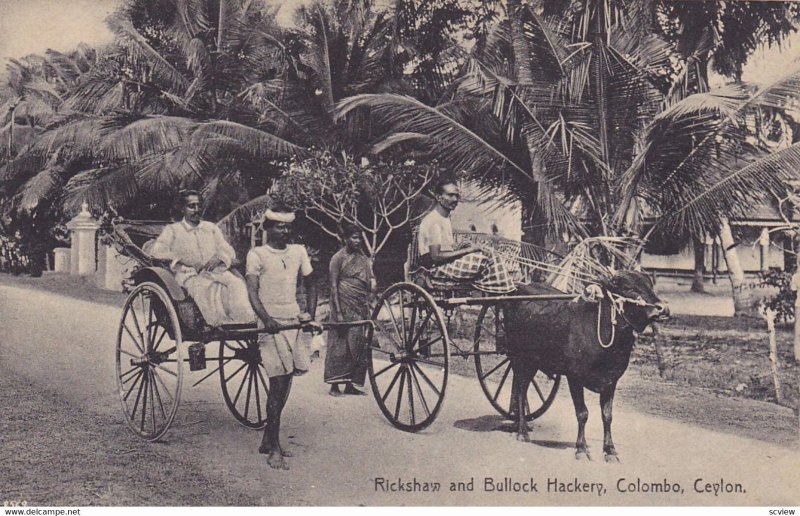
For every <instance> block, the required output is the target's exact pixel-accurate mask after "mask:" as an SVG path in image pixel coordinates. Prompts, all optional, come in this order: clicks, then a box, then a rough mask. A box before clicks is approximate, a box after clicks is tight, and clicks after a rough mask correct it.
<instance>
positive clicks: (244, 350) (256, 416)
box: [219, 337, 269, 429]
mask: <svg viewBox="0 0 800 516" xmlns="http://www.w3.org/2000/svg"><path fill="white" fill-rule="evenodd" d="M231 353H232V354H231ZM219 358H220V362H219V363H220V367H219V377H220V384H221V386H222V397H223V399H224V400H225V404H226V405H227V406H228V410H230V412H231V414H233V417H234V418H236V420H237V421H238V422H239V424H241V425H242V426H245V427H247V428H256V429H257V428H264V425H266V424H267V419H266V414H265V412H264V407H262V403H266V400H267V397H268V396H269V387H268V382H267V381H266V379H265V378H266V369H264V364H263V363H262V362H261V352H260V350H259V344H258V339H257V338H255V337H253V338H250V339H247V340H244V341H238V340H237V341H233V342H228V341H222V342H220V344H219ZM231 371H232V372H231ZM242 371H244V373H243V374H240V373H242ZM237 377H238V378H237ZM245 384H246V386H247V389H245ZM243 393H244V396H242V394H243Z"/></svg>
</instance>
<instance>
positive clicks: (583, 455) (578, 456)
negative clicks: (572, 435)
mask: <svg viewBox="0 0 800 516" xmlns="http://www.w3.org/2000/svg"><path fill="white" fill-rule="evenodd" d="M575 460H587V461H588V460H592V456H591V455H589V450H578V451H576V452H575Z"/></svg>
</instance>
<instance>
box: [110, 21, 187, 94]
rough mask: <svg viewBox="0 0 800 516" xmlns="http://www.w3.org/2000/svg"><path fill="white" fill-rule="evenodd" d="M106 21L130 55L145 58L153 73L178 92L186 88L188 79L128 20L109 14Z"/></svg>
mask: <svg viewBox="0 0 800 516" xmlns="http://www.w3.org/2000/svg"><path fill="white" fill-rule="evenodd" d="M107 21H108V24H109V26H110V27H111V29H112V30H113V31H114V33H115V34H116V35H117V37H118V41H119V42H120V43H122V44H124V45H125V46H126V48H127V49H128V50H129V51H130V52H131V54H132V55H134V56H136V57H142V58H144V59H146V60H147V62H148V63H150V64H151V65H152V67H153V71H154V72H155V74H156V75H157V76H158V77H160V78H162V79H163V80H165V81H166V82H167V83H168V84H169V85H170V86H171V87H172V88H175V89H176V90H178V91H180V92H182V91H184V90H186V88H187V87H188V86H189V81H188V80H187V79H186V78H185V77H184V76H183V74H181V73H180V72H179V71H178V70H177V69H176V68H175V67H174V66H173V65H172V64H170V62H169V61H168V60H167V59H165V58H164V56H162V55H161V54H160V53H159V52H158V51H157V50H156V49H154V48H153V47H152V46H150V44H149V43H148V42H147V39H145V37H144V36H142V35H141V34H139V31H137V30H136V28H135V27H134V26H133V24H131V22H130V21H129V20H127V19H124V18H121V17H119V16H111V17H109V18H108V20H107Z"/></svg>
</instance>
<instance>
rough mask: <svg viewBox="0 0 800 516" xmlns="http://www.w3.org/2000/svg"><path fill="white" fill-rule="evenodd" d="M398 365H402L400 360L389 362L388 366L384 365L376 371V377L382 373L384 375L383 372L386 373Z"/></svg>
mask: <svg viewBox="0 0 800 516" xmlns="http://www.w3.org/2000/svg"><path fill="white" fill-rule="evenodd" d="M398 365H400V362H393V363H391V364H389V365H388V366H386V367H384V368H383V369H381V370H380V371H378V372H377V373H375V378H377V377H379V376H380V375H382V374H383V373H385V372H386V371H388V370H389V369H391V368H393V367H397V366H398Z"/></svg>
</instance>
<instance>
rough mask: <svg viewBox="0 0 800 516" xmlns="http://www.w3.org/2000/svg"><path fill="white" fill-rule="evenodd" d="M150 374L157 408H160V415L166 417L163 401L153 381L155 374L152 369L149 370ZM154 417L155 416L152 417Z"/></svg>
mask: <svg viewBox="0 0 800 516" xmlns="http://www.w3.org/2000/svg"><path fill="white" fill-rule="evenodd" d="M150 374H151V375H152V377H153V390H154V391H155V395H156V399H157V400H158V408H159V409H160V410H161V417H162V418H164V419H167V412H166V411H165V410H164V402H163V401H162V400H161V393H160V392H159V390H158V385H156V384H157V382H156V381H155V377H156V374H155V373H154V372H153V371H150ZM153 419H155V417H154V418H153Z"/></svg>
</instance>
